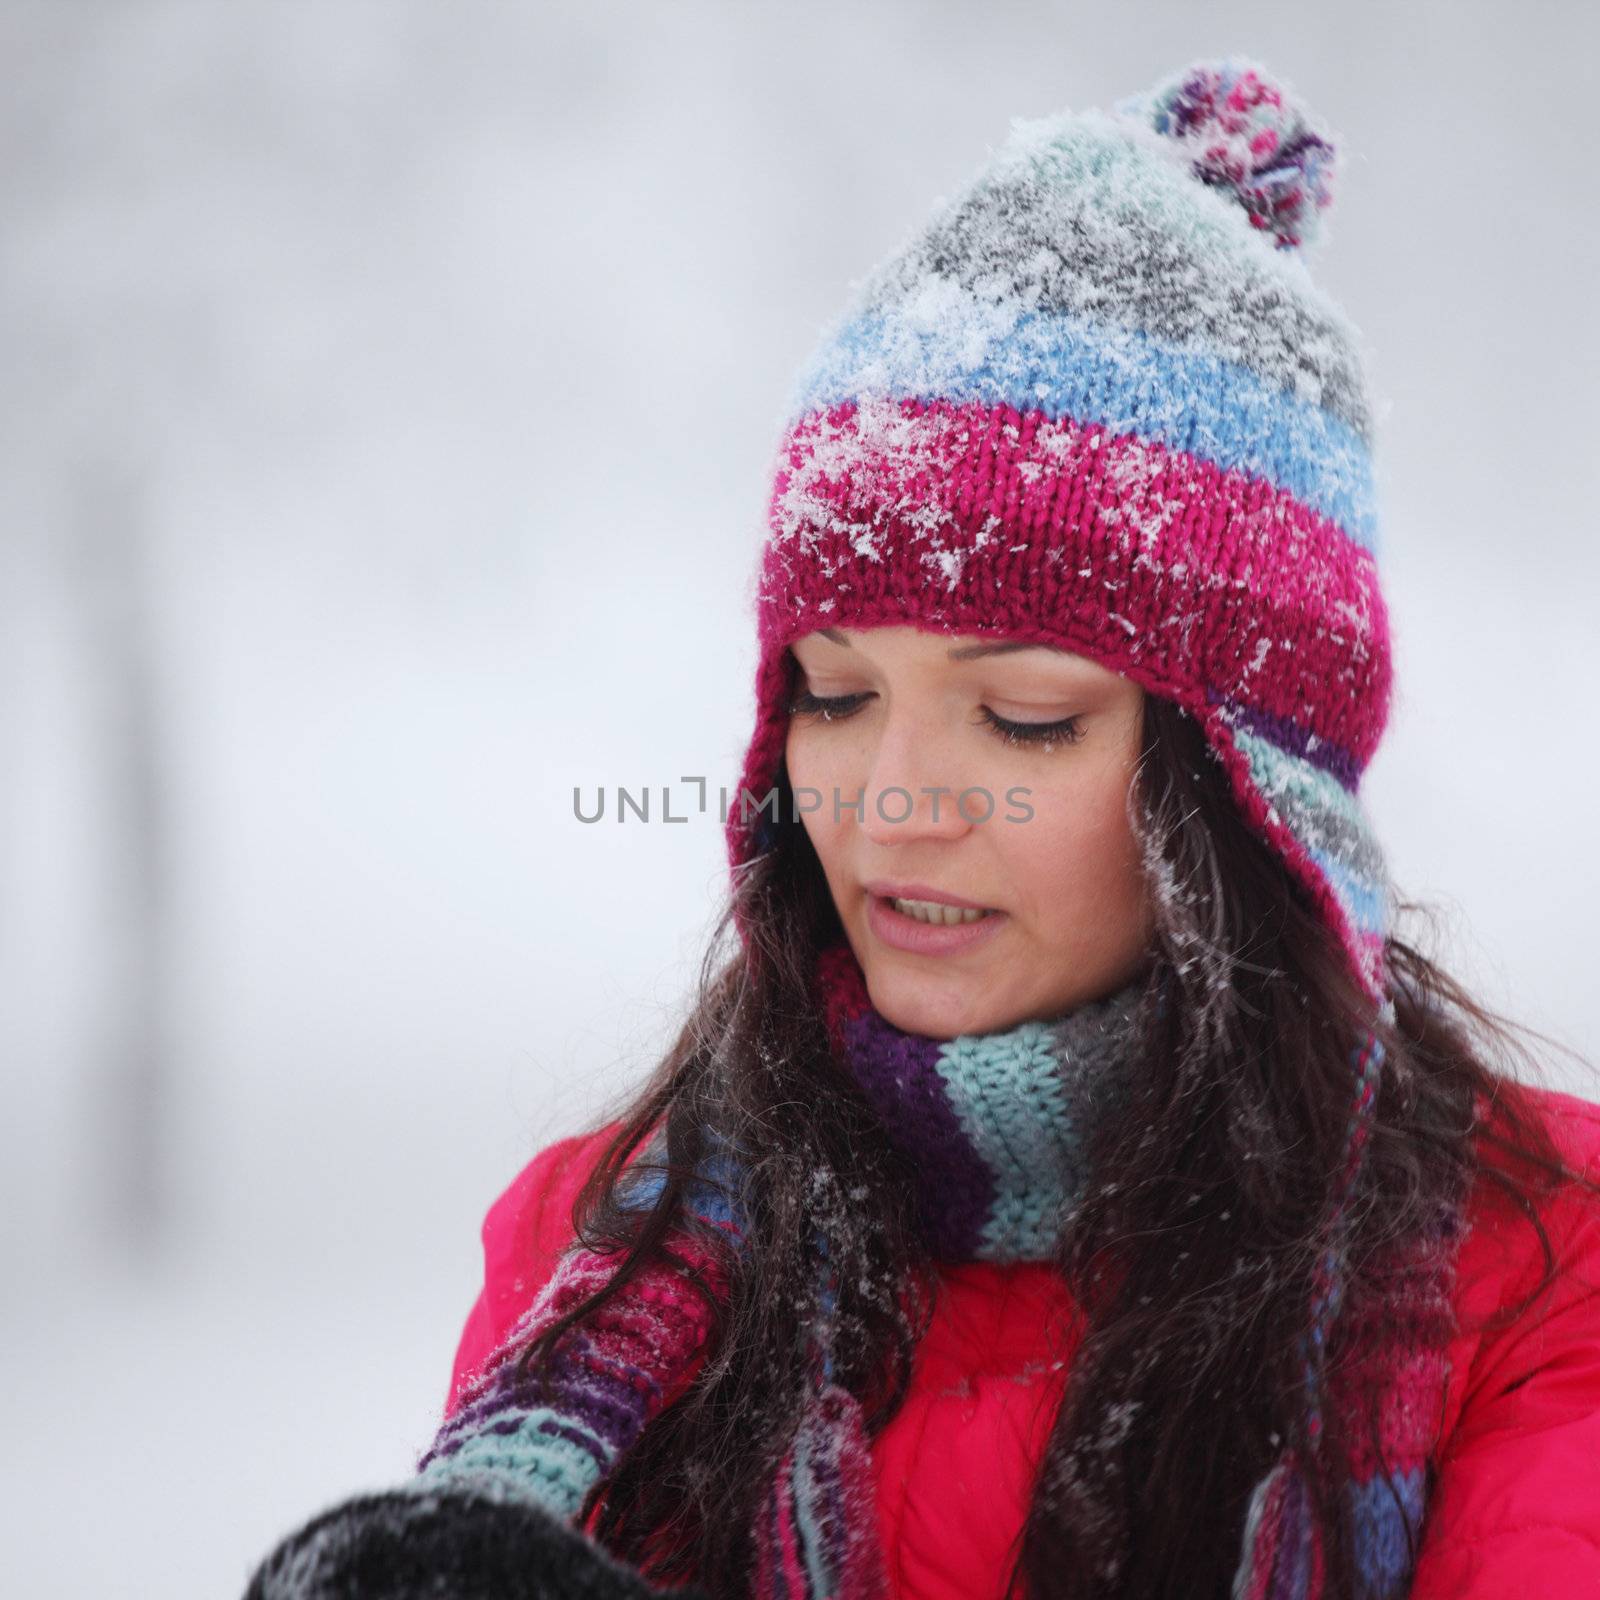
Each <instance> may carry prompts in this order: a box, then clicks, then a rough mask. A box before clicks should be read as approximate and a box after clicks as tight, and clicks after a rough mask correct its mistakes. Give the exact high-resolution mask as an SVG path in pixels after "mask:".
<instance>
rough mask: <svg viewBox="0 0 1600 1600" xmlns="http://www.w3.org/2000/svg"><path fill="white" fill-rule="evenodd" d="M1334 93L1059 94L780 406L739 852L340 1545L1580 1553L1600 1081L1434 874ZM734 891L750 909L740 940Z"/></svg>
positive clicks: (721, 1591)
mask: <svg viewBox="0 0 1600 1600" xmlns="http://www.w3.org/2000/svg"><path fill="white" fill-rule="evenodd" d="M1332 155H1333V152H1332V148H1331V145H1330V144H1329V142H1328V141H1327V139H1326V138H1325V137H1324V136H1323V135H1320V134H1319V133H1317V132H1316V131H1315V129H1314V128H1313V127H1312V126H1311V125H1310V123H1309V122H1308V120H1307V118H1306V117H1305V115H1304V114H1303V113H1302V112H1301V111H1299V110H1297V109H1296V108H1295V107H1294V106H1293V105H1292V103H1290V101H1289V100H1288V99H1287V98H1286V97H1285V95H1284V94H1283V93H1282V91H1281V90H1280V89H1278V88H1277V87H1275V86H1274V85H1273V84H1272V83H1271V81H1270V80H1269V79H1268V78H1267V77H1266V76H1265V75H1264V74H1263V73H1262V72H1261V71H1260V70H1259V69H1258V68H1256V67H1254V66H1252V65H1251V64H1250V63H1246V62H1216V63H1197V64H1195V65H1194V66H1193V67H1191V68H1189V69H1187V70H1186V71H1184V72H1182V73H1180V74H1178V75H1177V76H1176V77H1174V78H1173V79H1172V80H1171V81H1170V82H1168V83H1165V84H1163V85H1161V86H1160V87H1158V88H1157V89H1155V90H1154V91H1152V92H1151V93H1150V94H1149V95H1147V96H1145V97H1141V98H1138V99H1134V100H1130V101H1125V102H1123V103H1121V104H1120V105H1119V106H1118V107H1117V108H1116V110H1115V112H1114V113H1112V114H1109V115H1107V114H1101V113H1097V112H1087V113H1083V114H1081V115H1072V114H1063V115H1061V116H1058V117H1053V118H1048V119H1045V120H1043V121H1041V122H1037V123H1016V124H1014V125H1013V128H1012V132H1011V137H1010V139H1009V140H1008V142H1007V143H1006V144H1005V146H1004V147H1003V148H1002V149H1001V150H1000V151H999V152H998V153H997V154H996V155H995V156H994V157H993V159H992V160H991V162H990V164H989V166H988V167H987V168H986V170H985V171H984V172H982V173H981V174H980V175H979V177H978V178H977V179H976V181H975V182H974V183H973V184H972V185H971V186H970V187H969V188H968V189H967V190H966V191H965V192H964V193H963V194H961V195H959V196H957V197H956V199H955V200H953V201H951V202H949V203H947V204H945V205H943V206H941V207H940V209H939V210H938V211H937V213H936V214H935V216H934V217H933V219H932V220H931V221H930V223H929V224H928V225H927V227H926V228H924V229H923V230H921V231H920V232H919V233H918V234H917V235H916V236H915V237H914V238H913V239H911V240H910V241H909V242H908V243H907V244H906V246H905V247H904V248H903V249H901V250H900V251H898V252H897V253H896V254H895V255H894V256H893V257H892V258H891V259H890V260H889V261H887V262H885V263H884V264H883V265H882V266H881V267H880V268H879V269H878V270H877V272H876V273H874V274H873V275H872V276H871V277H870V278H869V279H868V280H867V282H866V283H865V284H864V285H863V287H862V289H861V291H860V293H859V295H858V297H857V300H856V302H855V304H854V305H853V306H852V307H851V309H850V311H849V313H848V314H847V315H846V316H845V317H844V318H843V319H842V320H841V321H840V323H839V324H838V325H837V326H836V327H835V329H833V330H832V331H831V333H830V334H829V336H828V338H827V339H826V340H825V342H824V344H823V346H822V348H821V349H820V350H819V352H818V353H817V355H816V357H815V358H814V360H813V361H812V363H811V364H810V366H809V367H808V369H807V371H806V373H805V375H804V377H803V379H802V382H801V385H800V389H799V392H798V395H797V397H796V399H795V403H794V405H793V407H792V409H791V412H790V422H789V426H788V428H787V431H786V434H785V437H784V440H783V444H782V448H781V450H780V455H779V464H778V471H777V474H776V478H775V484H774V492H773V500H772V511H771V530H770V535H769V538H768V541H767V545H766V548H765V551H764V553H763V559H762V564H761V577H760V587H759V594H758V613H759V627H760V641H761V654H760V661H759V665H758V670H757V679H756V699H757V719H756V729H755V733H754V736H753V738H752V740H751V743H750V746H749V750H748V752H747V755H746V759H745V764H744V769H743V774H742V779H741V784H740V788H739V791H738V794H737V797H736V799H735V801H734V802H733V803H732V804H730V806H729V810H728V843H729V851H730V859H731V865H732V869H733V872H732V878H733V885H732V894H731V897H730V900H729V905H728V909H727V912H726V915H725V917H724V920H723V925H722V929H721V930H719V938H718V939H717V940H716V941H715V943H714V945H713V948H712V950H711V951H710V952H708V955H707V959H706V963H705V966H704V969H703V972H702V977H701V983H700V986H699V993H698V995H697V997H696V1004H695V1006H694V1008H693V1011H692V1013H691V1016H690V1019H689V1022H688V1024H687V1026H686V1027H685V1029H684V1031H683V1033H682V1036H681V1037H680V1039H679V1040H678V1041H677V1043H676V1045H675V1046H674V1048H673V1049H672V1050H671V1052H670V1053H669V1054H668V1056H667V1058H666V1059H665V1060H664V1061H663V1062H662V1063H661V1065H660V1067H659V1069H658V1070H657V1072H656V1073H655V1075H654V1076H653V1078H652V1079H651V1080H650V1082H649V1083H648V1084H647V1085H646V1086H645V1087H644V1089H643V1090H642V1091H640V1093H639V1094H638V1096H637V1097H636V1098H635V1099H634V1100H633V1101H632V1102H631V1103H629V1104H628V1105H627V1106H625V1107H624V1108H622V1109H621V1111H620V1113H619V1114H618V1115H616V1116H615V1117H610V1118H607V1119H604V1120H603V1121H602V1123H601V1125H600V1126H598V1127H596V1128H592V1129H590V1130H589V1131H588V1132H586V1133H582V1134H578V1135H574V1136H573V1137H571V1138H567V1139H563V1140H561V1141H559V1142H557V1143H556V1144H554V1145H552V1146H550V1147H549V1148H547V1149H546V1150H544V1151H542V1152H540V1153H539V1155H538V1156H537V1157H536V1158H535V1159H534V1160H533V1161H532V1163H531V1164H530V1165H529V1166H528V1167H527V1169H526V1170H525V1171H524V1172H523V1173H522V1175H521V1176H520V1177H519V1178H518V1179H517V1180H516V1182H515V1183H513V1184H512V1185H511V1187H510V1188H509V1189H508V1190H507V1191H506V1192H505V1194H504V1195H503V1196H502V1197H501V1199H500V1200H499V1201H498V1202H497V1203H496V1205H495V1206H494V1208H493V1209H492V1210H491V1212H490V1214H489V1217H488V1219H487V1221H486V1223H485V1227H484V1241H485V1248H486V1256H487V1267H488V1271H487V1277H486V1282H485V1285H484V1290H483V1293H482V1295H481V1296H480V1298H479V1300H478V1303H477V1305H476V1306H475V1307H474V1309H473V1311H472V1313H471V1316H470V1318H469V1320H468V1323H467V1327H466V1330H465V1333H464V1335H463V1339H462V1342H461V1348H460V1352H459V1354H458V1358H457V1364H456V1374H455V1382H454V1385H453V1387H452V1391H451V1395H450V1401H449V1406H448V1409H447V1415H446V1419H445V1421H444V1425H443V1427H442V1428H441V1430H440V1432H439V1435H438V1437H437V1438H436V1440H435V1441H434V1443H433V1445H432V1447H431V1448H430V1450H429V1451H428V1452H427V1454H426V1455H425V1456H424V1457H423V1459H422V1462H421V1463H420V1470H419V1472H418V1474H417V1476H416V1478H415V1479H414V1480H413V1481H412V1482H410V1483H408V1484H407V1485H405V1486H404V1487H402V1488H398V1489H395V1490H393V1491H391V1492H389V1493H386V1494H378V1495H369V1496H364V1497H361V1498H359V1499H355V1500H351V1501H348V1502H346V1503H345V1504H343V1505H340V1506H336V1507H334V1508H333V1509H332V1510H330V1511H329V1512H327V1513H325V1514H324V1515H323V1516H321V1517H319V1518H317V1519H315V1520H314V1521H312V1522H310V1523H308V1524H307V1525H306V1526H305V1527H304V1528H302V1529H300V1530H298V1531H297V1532H296V1533H295V1534H294V1535H292V1536H291V1537H290V1538H289V1539H286V1540H285V1541H284V1542H283V1544H281V1545H280V1546H279V1548H278V1549H277V1550H276V1551H274V1552H273V1553H272V1555H271V1556H270V1557H269V1558H268V1559H267V1561H265V1562H264V1563H263V1564H262V1566H261V1567H260V1569H259V1570H258V1571H257V1573H256V1575H255V1578H254V1580H253V1582H252V1584H251V1589H250V1594H251V1596H252V1597H255V1600H268V1597H273V1600H287V1597H295V1600H306V1597H332V1596H335V1595H339V1596H359V1597H374V1600H377V1597H384V1600H392V1597H397V1596H411V1595H417V1596H421V1595H424V1594H427V1595H433V1594H450V1595H456V1596H464V1595H465V1596H483V1597H486V1600H487V1597H491V1596H493V1597H500V1596H541V1597H542V1596H562V1597H566V1596H579V1595H593V1596H646V1595H649V1594H652V1593H658V1592H664V1591H667V1590H670V1589H674V1588H676V1589H680V1590H683V1591H684V1592H688V1593H693V1594H699V1595H704V1596H715V1597H718V1600H721V1597H733V1596H744V1595H753V1596H760V1597H784V1600H820V1597H822V1596H837V1597H841V1600H856V1597H868V1596H896V1597H903V1600H983V1597H999V1596H1012V1595H1029V1596H1035V1597H1050V1600H1055V1597H1080V1596H1081V1597H1089V1596H1096V1597H1110V1596H1127V1597H1141V1600H1143V1597H1152V1596H1184V1597H1195V1596H1207V1597H1209V1596H1218V1595H1221V1596H1233V1597H1237V1600H1264V1597H1269V1596H1270V1597H1285V1596H1289V1597H1311V1596H1322V1597H1333V1596H1347V1595H1349V1596H1355V1595H1360V1596H1383V1597H1389V1596H1399V1595H1411V1596H1413V1597H1414V1600H1444V1597H1446V1596H1450V1597H1454V1600H1489V1597H1490V1596H1495V1597H1500V1596H1505V1595H1510V1594H1516V1593H1529V1594H1534V1593H1537V1594H1540V1595H1555V1594H1563V1595H1565V1594H1578V1593H1584V1592H1589V1591H1590V1590H1595V1591H1597V1592H1600V1294H1597V1293H1596V1284H1597V1282H1600V1198H1597V1186H1596V1184H1595V1182H1594V1180H1593V1179H1592V1178H1590V1177H1588V1176H1587V1175H1586V1169H1587V1168H1588V1166H1589V1165H1590V1164H1591V1163H1592V1162H1594V1161H1595V1160H1596V1158H1597V1157H1600V1107H1596V1106H1592V1105H1590V1104H1588V1103H1587V1102H1585V1101H1582V1100H1578V1099H1575V1098H1573V1097H1571V1096H1568V1095H1564V1094H1559V1093H1555V1092H1553V1091H1550V1090H1548V1089H1542V1088H1538V1087H1533V1086H1523V1085H1521V1084H1519V1082H1518V1081H1517V1079H1516V1078H1514V1077H1513V1076H1512V1075H1511V1072H1510V1071H1509V1065H1510V1058H1511V1056H1512V1055H1513V1054H1514V1052H1515V1051H1516V1049H1517V1046H1516V1043H1515V1041H1514V1039H1513V1037H1512V1035H1511V1034H1510V1033H1509V1032H1508V1031H1507V1030H1506V1028H1505V1027H1504V1026H1503V1025H1502V1024H1501V1023H1500V1021H1499V1019H1497V1018H1495V1017H1494V1016H1492V1015H1491V1014H1490V1013H1488V1012H1487V1011H1485V1010H1484V1009H1483V1008H1482V1007H1481V1006H1480V1005H1479V1004H1478V1003H1476V1002H1475V1001H1474V1000H1473V999H1472V998H1471V997H1470V995H1469V994H1467V993H1466V992H1465V991H1464V990H1463V989H1462V988H1461V987H1460V986H1459V985H1458V984H1457V983H1456V982H1454V981H1453V980H1452V979H1451V978H1450V977H1449V976H1448V975H1447V974H1446V973H1444V972H1443V971H1441V970H1440V969H1439V968H1438V967H1437V966H1436V965H1435V964H1434V963H1433V962H1432V961H1431V960H1429V959H1428V958H1427V957H1426V956H1425V955H1424V954H1423V953H1422V952H1421V951H1420V950H1418V949H1417V948H1415V947H1414V946H1413V945H1412V944H1410V943H1408V942H1407V941H1406V940H1404V939H1403V938H1401V937H1400V936H1399V934H1398V933H1397V932H1396V930H1395V926H1394V922H1395V913H1396V912H1397V911H1398V910H1399V909H1401V902H1399V901H1398V899H1397V897H1396V896H1395V895H1394V893H1393V892H1392V890H1391V888H1390V885H1389V882H1388V878H1387V875H1386V872H1385V868H1384V859H1383V855H1382V852H1381V850H1380V848H1379V845H1378V843H1377V841H1376V840H1375V839H1374V837H1373V835H1372V831H1371V828H1370V825H1369V819H1368V817H1367V815H1366V813H1365V811H1364V809H1363V807H1362V805H1361V803H1360V801H1359V799H1358V795H1357V786H1358V781H1359V778H1360V776H1361V773H1362V771H1363V770H1364V769H1365V767H1366V765H1367V763H1368V762H1369V760H1370V759H1371V756H1372V754H1373V752H1374V750H1375V748H1376V746H1377V744H1378V742H1379V739H1380V737H1381V734H1382V732H1383V728H1384V725H1385V721H1386V718H1387V713H1388V705H1389V696H1390V688H1391V661H1390V650H1389V636H1388V623H1387V613H1386V610H1385V606H1384V601H1383V597H1382V594H1381V591H1380V588H1379V583H1378V575H1377V566H1376V558H1375V549H1376V539H1375V526H1376V519H1375V515H1374V510H1373V504H1372V473H1371V465H1370V456H1369V446H1370V435H1371V428H1370V416H1369V407H1368V402H1367V397H1366V390H1365V385H1364V379H1363V376H1362V371H1361V365H1360V361H1359V359H1358V356H1357V347H1356V342H1355V335H1354V334H1353V331H1352V330H1351V329H1350V327H1349V325H1348V323H1346V322H1345V321H1344V319H1343V318H1342V317H1341V315H1340V314H1339V312H1338V311H1337V309H1336V308H1335V307H1333V306H1332V305H1331V304H1330V303H1329V302H1328V301H1327V299H1326V298H1325V297H1324V296H1323V295H1322V294H1321V293H1320V292H1319V290H1318V289H1317V288H1316V287H1315V286H1314V284H1313V283H1312V281H1311V280H1310V278H1309V276H1308V275H1307V273H1306V271H1305V268H1304V266H1303V264H1302V263H1301V261H1300V259H1299V258H1298V255H1297V253H1296V247H1297V246H1298V245H1300V244H1301V243H1302V242H1303V241H1304V240H1306V239H1307V238H1308V237H1309V236H1310V235H1311V233H1312V232H1313V230H1314V228H1315V225H1316V222H1317V220H1318V217H1319V215H1320V213H1321V211H1322V210H1323V208H1325V207H1326V205H1327V204H1328V201H1329V197H1330V187H1329V181H1330V174H1331V168H1332ZM722 933H727V934H729V935H731V943H732V949H731V950H729V949H726V948H725V945H726V944H727V943H729V942H730V941H729V940H725V939H724V938H722V937H721V936H720V935H721V934H722Z"/></svg>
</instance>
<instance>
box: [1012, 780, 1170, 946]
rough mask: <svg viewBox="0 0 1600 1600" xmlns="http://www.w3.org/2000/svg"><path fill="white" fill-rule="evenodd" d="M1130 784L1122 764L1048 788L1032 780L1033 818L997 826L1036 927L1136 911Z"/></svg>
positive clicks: (1137, 866)
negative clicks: (1092, 914)
mask: <svg viewBox="0 0 1600 1600" xmlns="http://www.w3.org/2000/svg"><path fill="white" fill-rule="evenodd" d="M1070 759H1071V758H1070V757H1068V760H1069V761H1070ZM1131 779H1132V774H1131V772H1130V771H1129V770H1128V769H1127V768H1126V766H1125V765H1123V764H1122V763H1119V762H1109V763H1107V764H1105V766H1104V767H1103V768H1102V769H1099V770H1095V771H1089V770H1086V769H1083V768H1079V769H1078V770H1076V771H1074V772H1073V774H1072V775H1071V777H1070V778H1063V779H1062V780H1061V781H1059V782H1058V783H1055V784H1050V785H1045V784H1042V783H1040V782H1038V781H1037V780H1036V781H1035V782H1034V783H1033V784H1032V788H1033V790H1034V793H1033V796H1032V798H1031V799H1030V801H1029V803H1030V804H1031V805H1032V806H1033V808H1034V815H1033V816H1032V817H1030V818H1028V819H1027V820H1026V821H1023V822H1015V823H1011V822H1003V823H1001V825H1000V826H1001V829H1002V836H1003V837H1004V838H1005V848H1006V850H1007V854H1008V856H1009V858H1010V862H1011V867H1012V872H1013V875H1014V879H1015V881H1017V882H1019V883H1021V884H1024V885H1026V889H1025V893H1026V898H1027V901H1028V902H1029V903H1030V905H1031V907H1032V909H1033V911H1034V913H1035V914H1036V916H1037V918H1038V919H1039V921H1040V922H1041V923H1043V924H1053V923H1071V922H1076V921H1078V920H1079V919H1080V918H1081V917H1082V916H1083V915H1084V913H1085V912H1086V911H1090V910H1094V911H1099V912H1100V913H1101V914H1106V913H1110V912H1113V910H1114V909H1117V910H1124V911H1127V912H1129V913H1131V912H1132V911H1133V910H1134V909H1135V908H1136V907H1137V905H1138V903H1139V901H1140V899H1141V896H1142V889H1143V886H1142V866H1141V863H1140V859H1139V850H1138V845H1137V841H1136V840H1135V838H1134V835H1133V830H1132V827H1131V825H1130V823H1129V821H1128V815H1127V797H1128V785H1129V783H1130V782H1131Z"/></svg>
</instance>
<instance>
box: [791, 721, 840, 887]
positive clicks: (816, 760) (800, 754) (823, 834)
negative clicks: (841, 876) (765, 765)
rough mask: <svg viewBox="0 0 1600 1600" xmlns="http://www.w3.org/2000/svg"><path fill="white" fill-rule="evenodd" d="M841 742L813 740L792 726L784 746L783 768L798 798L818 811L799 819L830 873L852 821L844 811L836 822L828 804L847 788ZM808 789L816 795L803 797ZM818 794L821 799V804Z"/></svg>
mask: <svg viewBox="0 0 1600 1600" xmlns="http://www.w3.org/2000/svg"><path fill="white" fill-rule="evenodd" d="M841 742H842V741H839V740H826V739H816V738H812V737H810V730H809V729H806V728H799V727H791V728H790V730H789V737H788V740H787V742H786V744H785V745H784V766H785V767H786V768H787V770H788V773H789V786H790V788H791V789H793V790H794V792H795V795H796V797H797V798H800V799H803V800H804V801H805V803H807V804H809V805H812V806H815V807H816V809H815V810H811V811H802V812H801V815H800V820H801V822H802V824H803V825H804V827H805V830H806V834H807V836H808V837H809V838H810V840H811V847H812V849H813V850H815V851H816V852H817V855H818V857H819V858H820V860H821V862H822V865H823V867H824V869H825V870H827V871H829V872H830V874H831V871H832V865H833V859H834V857H835V855H836V854H837V848H838V842H839V840H840V838H841V836H842V834H843V832H844V829H845V828H846V827H847V826H848V825H849V820H850V813H848V812H845V813H844V814H843V815H842V817H841V819H840V821H839V822H835V821H834V820H833V807H832V806H831V805H830V804H829V796H831V795H832V794H834V793H835V791H842V790H844V789H845V788H846V787H848V785H847V784H846V778H847V777H848V773H847V772H846V770H845V763H844V762H842V761H841V759H840V751H839V745H840V743H841ZM806 789H809V790H813V791H815V792H814V793H812V794H809V795H805V796H802V795H801V791H802V790H806ZM818 795H821V797H822V799H821V803H820V804H818V801H817V796H818Z"/></svg>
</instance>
